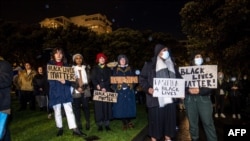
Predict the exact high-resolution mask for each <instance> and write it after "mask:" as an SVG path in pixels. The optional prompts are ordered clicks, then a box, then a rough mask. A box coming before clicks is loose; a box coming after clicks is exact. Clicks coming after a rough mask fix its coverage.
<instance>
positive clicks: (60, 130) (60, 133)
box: [56, 128, 63, 136]
mask: <svg viewBox="0 0 250 141" xmlns="http://www.w3.org/2000/svg"><path fill="white" fill-rule="evenodd" d="M62 135H63V129H62V128H59V130H58V132H57V134H56V136H62Z"/></svg>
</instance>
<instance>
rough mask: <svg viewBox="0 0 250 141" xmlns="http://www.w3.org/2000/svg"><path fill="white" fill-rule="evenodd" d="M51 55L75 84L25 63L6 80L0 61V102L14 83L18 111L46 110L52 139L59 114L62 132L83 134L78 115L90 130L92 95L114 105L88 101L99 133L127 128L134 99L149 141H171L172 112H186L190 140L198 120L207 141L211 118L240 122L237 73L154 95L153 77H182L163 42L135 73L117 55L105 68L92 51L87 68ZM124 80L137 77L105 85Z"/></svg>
mask: <svg viewBox="0 0 250 141" xmlns="http://www.w3.org/2000/svg"><path fill="white" fill-rule="evenodd" d="M51 54H52V56H51V60H50V61H49V62H48V63H47V65H55V66H59V67H62V66H63V67H72V68H73V71H74V75H75V76H74V77H75V81H69V80H65V79H60V80H51V79H48V77H47V73H46V71H47V70H46V68H45V67H44V66H38V67H37V69H34V68H33V66H32V65H31V63H30V62H25V63H24V68H18V69H17V68H14V69H13V71H14V72H15V73H14V75H13V74H11V75H12V77H11V78H9V77H8V76H9V73H10V71H9V70H7V69H8V67H9V66H8V65H7V64H6V63H5V62H6V61H5V62H3V59H1V58H0V96H1V98H0V100H1V101H2V100H3V98H6V99H7V100H6V101H10V97H7V96H6V95H7V93H8V94H9V93H10V89H11V85H14V87H15V92H16V96H17V97H18V100H19V104H20V107H19V109H18V111H20V112H22V111H24V110H26V109H27V105H28V103H29V109H30V110H36V107H37V106H38V107H39V109H40V111H46V112H48V118H51V115H52V114H53V115H54V119H55V123H56V128H57V129H58V132H57V133H56V136H62V135H63V131H64V128H63V123H62V118H63V116H66V119H67V123H68V128H69V129H71V130H72V134H73V135H77V136H81V137H83V136H87V134H86V133H84V128H83V124H82V123H83V122H82V116H81V115H82V114H81V113H82V112H83V113H84V118H85V123H86V124H85V130H90V128H91V124H90V123H91V122H90V120H91V119H90V114H91V113H90V106H89V103H90V101H91V100H93V99H92V97H93V95H94V92H95V91H98V92H102V93H107V92H114V93H117V95H118V97H117V101H116V102H115V103H112V102H109V101H101V100H100V101H99V100H93V105H94V107H93V108H94V120H95V123H96V126H97V130H98V131H99V132H101V131H103V130H106V131H110V130H112V127H110V122H111V120H112V119H117V120H120V121H121V129H122V130H128V129H133V128H134V123H133V119H134V118H135V117H136V114H137V111H136V110H137V108H136V102H137V101H138V103H143V104H144V103H145V105H146V107H147V119H148V136H149V137H150V139H151V141H157V140H161V139H163V140H165V141H171V140H174V138H175V137H176V133H177V130H176V127H177V118H176V116H177V115H176V110H177V109H178V108H180V109H181V110H185V112H186V115H187V118H188V122H189V132H190V137H191V139H192V141H196V140H199V121H201V123H202V125H203V128H204V131H205V134H206V138H207V140H208V141H217V140H218V137H217V134H216V128H215V125H214V118H230V117H229V116H230V115H231V118H233V119H241V118H242V115H241V112H242V109H246V108H247V106H249V93H250V88H249V84H250V82H249V80H248V78H247V74H244V75H242V78H241V77H239V76H240V75H238V74H236V73H232V74H228V75H227V77H226V75H225V73H224V71H223V70H218V74H217V82H218V84H217V88H215V89H212V88H209V87H200V86H199V87H187V86H186V87H185V91H184V92H185V97H183V98H168V97H155V96H154V91H155V90H154V87H153V86H154V78H167V79H182V76H181V74H180V73H179V70H178V64H176V62H174V58H173V55H172V53H171V50H170V48H169V47H167V46H165V45H163V44H157V45H156V46H155V48H154V56H153V57H152V59H151V60H150V61H149V62H145V64H144V66H143V68H142V70H141V73H140V74H139V75H138V74H136V73H135V70H134V69H133V68H132V66H130V65H129V58H128V57H127V56H126V55H125V54H120V55H119V56H118V57H117V65H115V66H113V67H110V66H108V65H107V63H108V58H107V56H106V55H105V54H104V53H98V54H97V55H96V60H95V61H96V65H95V66H93V68H90V67H89V66H88V64H86V62H85V60H84V56H83V55H82V54H81V53H76V54H74V55H73V56H72V62H73V63H72V65H70V63H68V62H67V60H66V58H65V53H64V50H63V49H62V48H54V49H53V50H52V53H51ZM191 58H192V59H191V63H190V66H201V65H203V64H205V62H204V60H203V54H202V53H201V52H194V53H193V56H192V57H191ZM7 63H8V62H7ZM130 76H139V77H138V82H133V83H131V82H128V81H122V82H117V83H111V77H124V78H125V77H130ZM9 79H10V80H9ZM7 80H8V81H7ZM9 81H11V84H9V83H10V82H9ZM2 84H6V85H2ZM4 95H5V96H4ZM143 95H144V96H145V98H144V96H143ZM6 101H5V103H3V102H0V112H2V111H4V112H6V111H7V112H6V113H7V114H9V115H10V114H11V112H10V102H7V103H6ZM144 101H145V102H144ZM227 101H229V103H230V109H231V110H230V111H229V112H228V111H225V106H226V105H225V104H226V102H227ZM4 138H5V140H6V141H9V140H10V132H9V129H8V125H7V126H6V133H5V136H4Z"/></svg>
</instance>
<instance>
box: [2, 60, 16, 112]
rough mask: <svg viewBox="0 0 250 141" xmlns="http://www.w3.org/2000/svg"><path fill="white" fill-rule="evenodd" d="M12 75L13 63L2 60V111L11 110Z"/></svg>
mask: <svg viewBox="0 0 250 141" xmlns="http://www.w3.org/2000/svg"><path fill="white" fill-rule="evenodd" d="M12 77H13V72H12V67H11V65H10V64H9V63H8V62H7V61H4V60H0V111H5V112H6V111H10V99H11V98H10V91H11V84H12ZM8 114H10V113H8Z"/></svg>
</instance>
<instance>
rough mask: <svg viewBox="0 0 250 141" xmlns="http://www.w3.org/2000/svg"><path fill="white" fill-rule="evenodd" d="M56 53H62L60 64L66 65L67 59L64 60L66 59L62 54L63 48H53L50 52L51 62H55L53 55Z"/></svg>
mask: <svg viewBox="0 0 250 141" xmlns="http://www.w3.org/2000/svg"><path fill="white" fill-rule="evenodd" d="M58 51H60V52H61V53H62V55H63V58H62V62H63V63H64V64H66V63H67V59H66V57H65V53H64V50H63V48H60V47H56V48H54V49H53V50H52V52H51V59H52V60H53V61H56V60H55V54H56V53H57V52H58Z"/></svg>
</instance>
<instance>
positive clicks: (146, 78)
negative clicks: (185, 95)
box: [139, 58, 182, 107]
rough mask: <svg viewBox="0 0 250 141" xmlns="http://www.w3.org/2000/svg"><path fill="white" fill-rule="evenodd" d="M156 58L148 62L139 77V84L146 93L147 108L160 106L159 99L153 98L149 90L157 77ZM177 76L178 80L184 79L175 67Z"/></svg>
mask: <svg viewBox="0 0 250 141" xmlns="http://www.w3.org/2000/svg"><path fill="white" fill-rule="evenodd" d="M155 62H156V61H155V58H152V60H151V61H150V62H146V63H145V64H144V66H143V68H142V71H141V73H140V77H139V83H140V85H141V86H142V88H143V91H144V92H145V93H146V104H147V107H156V106H159V103H158V98H157V97H153V96H152V95H151V94H149V93H148V89H149V88H153V79H154V78H155V77H156V63H155ZM175 75H176V78H182V77H181V75H180V73H179V71H178V69H177V67H176V66H175Z"/></svg>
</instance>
